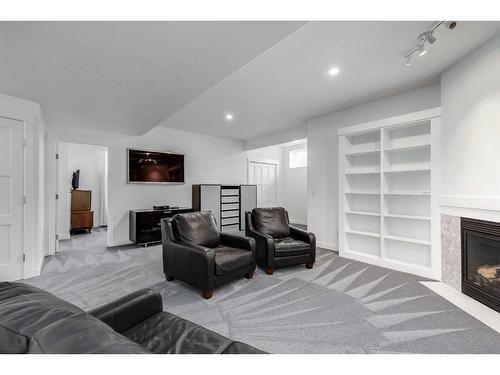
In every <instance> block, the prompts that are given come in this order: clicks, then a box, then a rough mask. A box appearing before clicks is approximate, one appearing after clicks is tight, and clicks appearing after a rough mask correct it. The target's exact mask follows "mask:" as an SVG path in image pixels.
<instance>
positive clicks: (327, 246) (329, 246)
mask: <svg viewBox="0 0 500 375" xmlns="http://www.w3.org/2000/svg"><path fill="white" fill-rule="evenodd" d="M316 246H317V247H321V248H322V249H326V250H333V251H337V252H338V251H339V245H336V244H334V243H330V242H321V241H317V242H316Z"/></svg>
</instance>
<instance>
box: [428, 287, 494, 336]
mask: <svg viewBox="0 0 500 375" xmlns="http://www.w3.org/2000/svg"><path fill="white" fill-rule="evenodd" d="M420 284H422V285H423V286H425V287H427V288H429V289H430V290H432V291H433V292H435V293H437V294H439V295H440V296H441V297H443V298H445V299H447V300H448V301H450V302H451V303H453V304H454V305H455V306H457V307H458V308H460V309H462V310H463V311H465V312H466V313H467V314H469V315H472V316H473V317H474V318H476V319H477V320H479V321H480V322H482V323H484V324H486V325H487V326H488V327H490V328H492V329H494V330H495V331H497V332H498V333H500V314H499V313H498V312H496V311H495V310H493V309H490V308H489V307H488V306H485V305H483V304H482V303H480V302H478V301H476V300H475V299H472V298H470V297H469V296H466V295H465V294H463V293H461V292H459V291H458V290H456V289H453V288H452V287H451V286H449V285H447V284H445V283H442V282H433V281H420Z"/></svg>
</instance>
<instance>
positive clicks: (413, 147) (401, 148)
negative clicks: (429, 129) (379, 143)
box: [384, 142, 431, 151]
mask: <svg viewBox="0 0 500 375" xmlns="http://www.w3.org/2000/svg"><path fill="white" fill-rule="evenodd" d="M429 147H431V144H430V143H427V142H426V143H420V144H413V145H412V144H408V145H401V146H393V147H386V148H385V149H384V151H404V150H417V149H419V148H429Z"/></svg>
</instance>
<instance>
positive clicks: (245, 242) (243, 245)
mask: <svg viewBox="0 0 500 375" xmlns="http://www.w3.org/2000/svg"><path fill="white" fill-rule="evenodd" d="M220 240H221V243H222V244H223V245H227V246H231V247H237V248H238V249H245V250H248V251H251V252H252V253H255V240H254V239H253V238H252V237H243V236H237V235H234V234H229V233H224V232H221V233H220Z"/></svg>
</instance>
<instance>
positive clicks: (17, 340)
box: [0, 282, 83, 353]
mask: <svg viewBox="0 0 500 375" xmlns="http://www.w3.org/2000/svg"><path fill="white" fill-rule="evenodd" d="M81 313H83V310H81V309H80V308H78V307H76V306H74V305H72V304H70V303H69V302H66V301H63V300H62V299H59V298H57V297H55V296H54V295H52V294H50V293H48V292H45V291H43V290H41V289H38V288H36V287H34V286H31V285H28V284H22V283H9V282H0V353H26V352H27V351H28V344H29V340H30V339H31V337H33V336H34V335H35V334H36V333H37V332H38V331H39V330H41V329H42V328H44V327H47V326H48V325H50V324H52V323H54V322H56V321H58V320H60V319H63V318H66V317H68V316H72V315H75V314H81Z"/></svg>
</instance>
